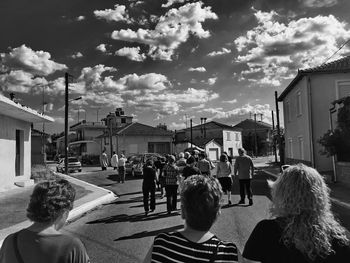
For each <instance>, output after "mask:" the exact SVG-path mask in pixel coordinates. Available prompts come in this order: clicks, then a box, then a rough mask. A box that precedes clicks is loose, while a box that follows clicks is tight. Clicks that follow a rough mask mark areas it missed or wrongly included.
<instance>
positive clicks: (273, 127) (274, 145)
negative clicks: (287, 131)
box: [271, 111, 277, 163]
mask: <svg viewBox="0 0 350 263" xmlns="http://www.w3.org/2000/svg"><path fill="white" fill-rule="evenodd" d="M271 115H272V135H273V136H272V147H273V154H274V155H275V163H277V151H276V140H275V134H274V131H275V115H274V114H273V111H271Z"/></svg>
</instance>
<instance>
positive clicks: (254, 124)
mask: <svg viewBox="0 0 350 263" xmlns="http://www.w3.org/2000/svg"><path fill="white" fill-rule="evenodd" d="M233 127H235V128H240V129H242V138H243V139H242V141H243V148H244V149H245V150H246V151H247V152H248V153H249V154H250V155H255V156H263V155H270V154H272V153H273V128H272V125H271V124H269V123H266V122H263V121H254V120H252V119H246V120H244V121H241V122H240V123H238V124H236V125H234V126H233Z"/></svg>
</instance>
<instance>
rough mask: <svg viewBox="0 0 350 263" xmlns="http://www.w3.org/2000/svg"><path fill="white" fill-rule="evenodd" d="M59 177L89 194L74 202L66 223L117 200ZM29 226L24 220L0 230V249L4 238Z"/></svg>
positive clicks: (99, 188)
mask: <svg viewBox="0 0 350 263" xmlns="http://www.w3.org/2000/svg"><path fill="white" fill-rule="evenodd" d="M60 176H62V177H64V178H65V179H67V180H68V181H70V182H71V183H73V184H76V185H79V186H81V187H84V188H85V189H86V190H87V191H88V192H89V193H88V194H87V195H85V196H83V197H82V198H80V199H78V200H76V201H75V202H74V208H73V210H72V211H70V213H69V217H68V220H67V221H68V223H69V222H71V221H73V220H75V219H76V218H78V217H80V216H82V215H83V214H85V213H87V212H88V211H90V210H92V209H94V208H96V207H98V206H100V205H102V204H106V203H110V202H112V201H114V200H116V199H117V198H118V197H117V196H116V195H115V194H114V193H113V192H111V191H108V190H106V189H104V188H101V187H98V186H95V185H93V184H90V183H87V182H84V181H81V180H78V179H76V178H73V177H70V176H67V175H64V174H60ZM20 190H21V189H16V191H20ZM23 190H27V189H23ZM27 201H28V200H27ZM31 224H32V223H31V222H30V221H29V220H25V221H23V222H21V223H18V224H15V225H13V226H11V227H8V228H4V229H1V230H0V247H1V245H2V242H3V240H4V239H5V237H6V236H8V235H9V234H11V233H14V232H16V231H19V230H20V229H22V228H26V227H28V226H30V225H31Z"/></svg>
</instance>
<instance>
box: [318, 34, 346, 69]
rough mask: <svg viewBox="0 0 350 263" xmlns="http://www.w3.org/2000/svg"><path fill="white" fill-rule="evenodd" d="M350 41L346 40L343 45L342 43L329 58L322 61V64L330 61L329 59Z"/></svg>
mask: <svg viewBox="0 0 350 263" xmlns="http://www.w3.org/2000/svg"><path fill="white" fill-rule="evenodd" d="M349 42H350V39H348V40H347V41H345V43H344V44H343V45H341V46H340V48H339V49H338V50H337V51H335V52H334V53H333V55H331V56H330V57H329V58H327V59H326V61H325V62H323V63H322V65H324V64H326V63H327V62H328V60H330V59H331V58H332V57H333V56H334V55H335V54H337V53H338V52H339V51H340V50H341V49H342V48H343V47H344V46H345V45H346V44H347V43H349Z"/></svg>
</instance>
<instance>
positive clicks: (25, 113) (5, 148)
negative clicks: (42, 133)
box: [0, 95, 54, 190]
mask: <svg viewBox="0 0 350 263" xmlns="http://www.w3.org/2000/svg"><path fill="white" fill-rule="evenodd" d="M53 121H54V120H53V119H52V118H51V117H49V116H46V115H42V114H40V113H38V112H37V111H35V110H33V109H31V108H28V107H26V106H23V105H21V104H19V103H18V102H15V101H13V100H11V99H8V98H6V97H4V96H3V95H0V167H1V170H0V189H1V190H6V189H11V188H12V187H14V185H15V184H16V185H20V186H24V185H27V184H30V183H32V181H31V180H30V176H31V124H32V123H37V122H53Z"/></svg>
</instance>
